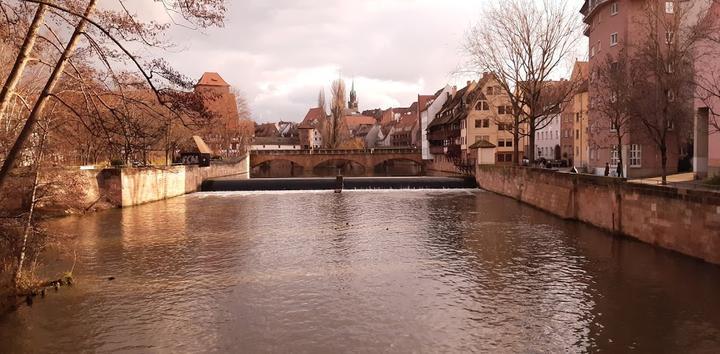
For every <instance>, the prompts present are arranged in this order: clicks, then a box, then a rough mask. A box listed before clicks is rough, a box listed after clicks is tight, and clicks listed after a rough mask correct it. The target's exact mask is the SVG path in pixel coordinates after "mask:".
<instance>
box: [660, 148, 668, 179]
mask: <svg viewBox="0 0 720 354" xmlns="http://www.w3.org/2000/svg"><path fill="white" fill-rule="evenodd" d="M660 162H661V164H662V185H663V186H667V146H665V144H662V145H661V146H660Z"/></svg>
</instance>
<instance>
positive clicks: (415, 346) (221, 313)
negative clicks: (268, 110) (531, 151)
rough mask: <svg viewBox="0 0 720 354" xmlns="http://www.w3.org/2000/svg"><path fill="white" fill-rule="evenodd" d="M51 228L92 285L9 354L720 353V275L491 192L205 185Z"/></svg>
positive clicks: (56, 304)
mask: <svg viewBox="0 0 720 354" xmlns="http://www.w3.org/2000/svg"><path fill="white" fill-rule="evenodd" d="M51 227H52V228H53V229H54V230H56V231H58V232H64V233H68V234H73V235H77V237H78V241H77V245H76V246H75V248H76V250H77V254H78V264H77V266H76V269H75V276H76V278H77V284H76V285H75V286H74V287H72V288H65V289H62V290H61V291H60V292H59V293H51V294H50V295H49V296H48V297H47V298H45V299H42V300H40V299H38V300H36V301H35V304H34V305H33V306H32V307H27V306H23V307H22V308H20V309H19V310H18V311H16V312H14V313H12V314H10V315H8V316H5V317H4V318H0V352H2V353H22V352H52V353H62V352H111V351H113V352H114V351H120V352H137V353H146V352H247V353H255V352H280V353H285V352H307V353H326V352H327V353H338V352H403V353H404V352H433V353H434V352H468V351H476V352H477V351H480V352H595V351H609V352H624V351H629V350H632V349H635V350H638V351H642V352H718V351H720V302H718V299H719V298H720V267H715V266H711V265H708V264H705V263H702V262H699V261H696V260H693V259H690V258H687V257H684V256H681V255H678V254H675V253H672V252H668V251H664V250H661V249H658V248H654V247H652V246H649V245H645V244H641V243H639V242H634V241H630V240H626V239H620V238H615V237H613V236H611V235H609V234H608V233H605V232H603V231H600V230H597V229H594V228H592V227H589V226H585V225H583V224H580V223H576V222H570V221H564V220H561V219H558V218H556V217H553V216H551V215H548V214H546V213H544V212H541V211H538V210H536V209H533V208H530V207H527V206H524V205H522V204H519V203H517V202H516V201H513V200H511V199H508V198H504V197H500V196H497V195H495V194H492V193H487V192H482V191H478V190H459V191H428V190H418V191H372V192H371V191H357V192H346V193H342V194H334V193H332V192H278V193H219V194H212V193H206V194H203V193H200V194H194V195H189V196H186V197H180V198H176V199H172V200H168V201H165V202H160V203H154V204H150V205H144V206H140V207H136V208H130V209H125V210H111V211H107V212H103V213H98V214H95V215H90V216H86V217H82V218H65V219H60V220H56V221H53V222H52V225H51ZM50 261H52V263H51V264H55V265H57V267H58V268H57V269H54V271H58V272H59V271H61V270H63V269H66V268H67V267H68V266H69V263H68V262H69V260H68V259H67V258H66V257H62V258H60V259H57V260H55V259H51V260H50ZM109 277H114V278H115V279H114V280H112V281H110V280H108V278H109Z"/></svg>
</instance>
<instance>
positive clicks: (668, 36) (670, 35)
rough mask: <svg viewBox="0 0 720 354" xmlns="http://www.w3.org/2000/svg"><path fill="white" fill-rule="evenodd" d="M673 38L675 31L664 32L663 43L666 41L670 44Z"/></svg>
mask: <svg viewBox="0 0 720 354" xmlns="http://www.w3.org/2000/svg"><path fill="white" fill-rule="evenodd" d="M674 38H675V32H673V31H666V32H665V43H667V44H668V45H670V44H672V43H673V39H674Z"/></svg>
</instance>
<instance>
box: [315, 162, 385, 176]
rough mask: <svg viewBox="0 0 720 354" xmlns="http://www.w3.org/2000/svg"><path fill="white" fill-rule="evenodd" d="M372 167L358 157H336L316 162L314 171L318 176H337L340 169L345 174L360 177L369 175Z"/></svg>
mask: <svg viewBox="0 0 720 354" xmlns="http://www.w3.org/2000/svg"><path fill="white" fill-rule="evenodd" d="M371 168H372V167H370V168H369V167H368V166H366V164H365V163H364V162H363V161H359V160H358V159H353V158H345V157H335V158H328V159H325V160H324V161H322V162H319V163H317V164H315V166H313V168H312V172H313V174H314V175H316V176H323V177H330V176H335V175H336V174H337V172H338V170H340V172H341V173H342V174H343V176H351V177H358V176H365V175H367V173H368V172H371Z"/></svg>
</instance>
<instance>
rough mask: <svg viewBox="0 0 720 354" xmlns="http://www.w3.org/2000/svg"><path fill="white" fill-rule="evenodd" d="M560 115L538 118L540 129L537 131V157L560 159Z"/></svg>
mask: <svg viewBox="0 0 720 354" xmlns="http://www.w3.org/2000/svg"><path fill="white" fill-rule="evenodd" d="M560 120H561V119H560V115H559V114H557V115H554V116H552V117H551V118H544V117H541V118H539V119H538V121H539V122H542V123H541V124H540V129H538V130H537V131H536V132H535V149H536V150H537V151H536V156H535V158H536V159H540V158H544V159H546V160H560V159H561V158H562V156H561V149H560Z"/></svg>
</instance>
